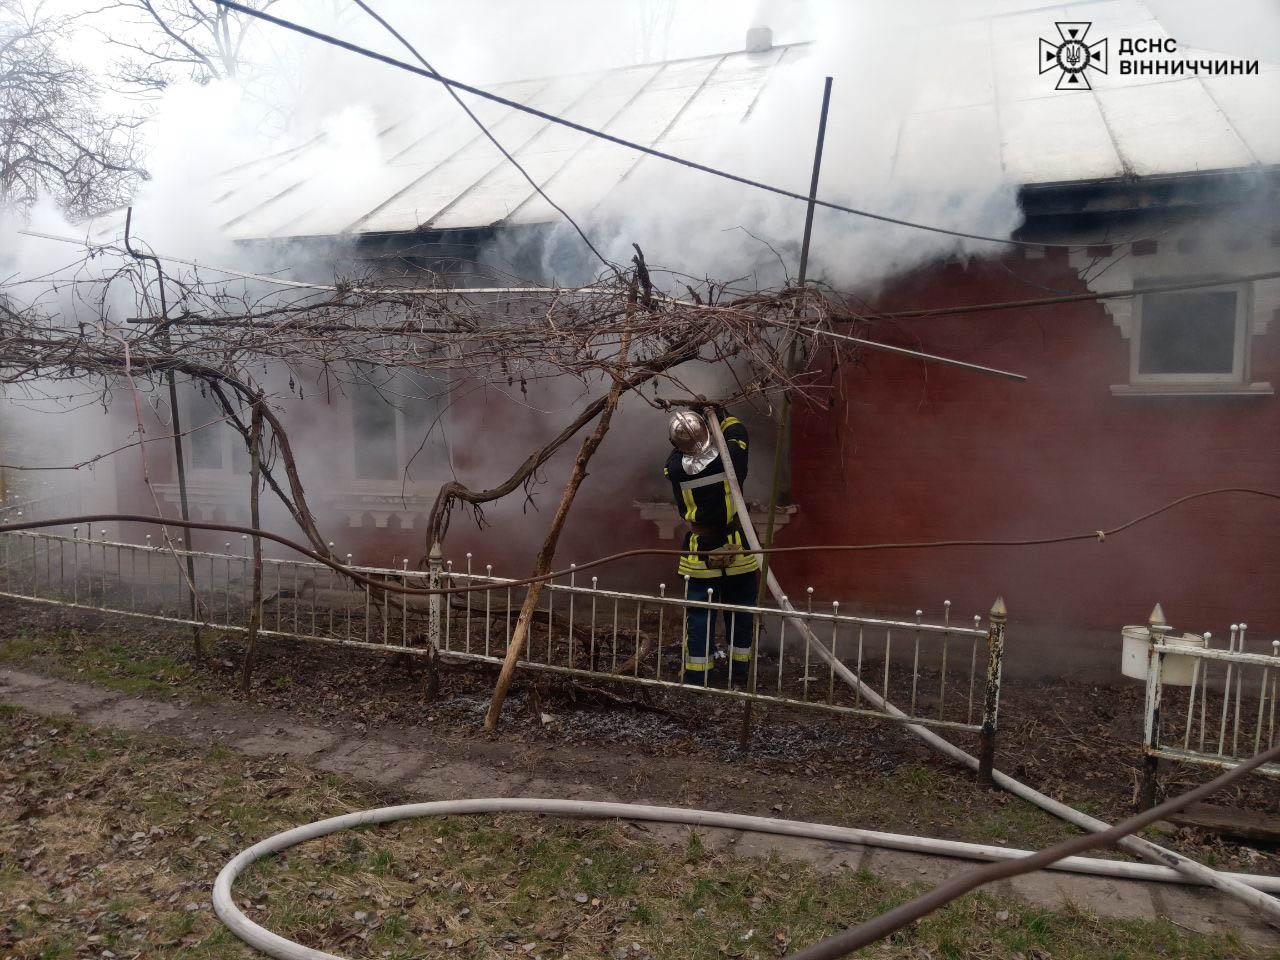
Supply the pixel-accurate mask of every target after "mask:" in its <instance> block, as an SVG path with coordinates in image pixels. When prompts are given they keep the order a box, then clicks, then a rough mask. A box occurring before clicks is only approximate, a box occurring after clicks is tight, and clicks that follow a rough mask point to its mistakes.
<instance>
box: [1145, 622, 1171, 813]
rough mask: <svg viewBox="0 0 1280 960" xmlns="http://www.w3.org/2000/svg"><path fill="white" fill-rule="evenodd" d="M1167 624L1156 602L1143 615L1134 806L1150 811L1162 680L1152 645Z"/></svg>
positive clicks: (1153, 801)
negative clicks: (1143, 679)
mask: <svg viewBox="0 0 1280 960" xmlns="http://www.w3.org/2000/svg"><path fill="white" fill-rule="evenodd" d="M1169 630H1170V627H1169V623H1168V621H1167V620H1165V616H1164V610H1163V609H1161V607H1160V604H1158V603H1157V604H1156V605H1155V607H1154V608H1153V609H1152V611H1151V616H1150V617H1148V618H1147V697H1146V708H1145V709H1144V710H1143V711H1142V783H1141V784H1140V785H1139V787H1138V809H1139V810H1150V809H1151V808H1152V807H1154V806H1155V805H1156V789H1157V787H1158V786H1159V784H1158V783H1157V780H1156V773H1157V772H1158V770H1159V767H1160V758H1159V757H1158V756H1156V753H1155V751H1156V750H1158V749H1159V748H1160V701H1161V699H1162V694H1163V683H1162V679H1161V676H1160V673H1161V667H1162V666H1163V663H1162V662H1161V657H1162V655H1161V654H1159V653H1157V652H1156V645H1157V644H1160V643H1163V642H1164V638H1165V635H1166V634H1167V633H1168V632H1169Z"/></svg>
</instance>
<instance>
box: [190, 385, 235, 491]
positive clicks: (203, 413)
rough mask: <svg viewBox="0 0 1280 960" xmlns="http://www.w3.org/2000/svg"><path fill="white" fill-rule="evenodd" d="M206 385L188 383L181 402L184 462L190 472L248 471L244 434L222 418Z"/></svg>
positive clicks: (221, 410) (223, 413) (220, 472)
mask: <svg viewBox="0 0 1280 960" xmlns="http://www.w3.org/2000/svg"><path fill="white" fill-rule="evenodd" d="M208 389H209V388H208V387H204V388H203V390H204V392H201V387H200V386H198V385H196V384H194V383H188V384H187V389H186V393H185V402H183V403H182V404H181V406H182V407H183V410H182V430H183V432H184V433H185V434H186V437H185V438H184V441H185V443H186V450H187V463H188V464H189V466H190V468H191V470H192V472H198V473H203V474H213V473H217V474H223V475H225V474H236V475H243V476H246V477H247V476H248V475H249V451H248V449H246V447H245V443H244V438H243V437H242V436H240V433H239V432H238V431H237V430H236V429H235V428H234V427H232V426H231V425H230V424H229V423H227V422H226V414H225V412H224V411H223V409H222V406H221V404H219V403H218V400H217V398H216V397H214V396H213V395H212V394H210V393H209V392H208Z"/></svg>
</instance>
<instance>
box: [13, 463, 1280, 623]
mask: <svg viewBox="0 0 1280 960" xmlns="http://www.w3.org/2000/svg"><path fill="white" fill-rule="evenodd" d="M1232 493H1239V494H1246V495H1249V496H1257V497H1265V498H1267V499H1269V500H1280V493H1273V492H1271V491H1269V490H1255V489H1253V488H1251V487H1218V488H1216V489H1214V490H1202V491H1200V492H1199V493H1189V494H1187V495H1186V496H1183V497H1178V498H1177V499H1176V500H1171V501H1169V502H1168V503H1166V504H1164V505H1163V506H1160V507H1156V508H1155V509H1154V510H1149V511H1147V512H1146V513H1144V514H1142V515H1141V516H1138V517H1134V518H1133V519H1132V520H1127V521H1125V522H1124V523H1122V524H1120V525H1119V526H1116V527H1111V528H1110V529H1098V530H1093V531H1090V532H1089V533H1073V534H1066V535H1063V536H1056V537H1031V538H1025V539H1010V540H996V539H990V540H977V539H975V540H922V541H916V542H911V541H903V542H900V543H854V544H848V543H845V544H821V545H809V546H796V547H770V548H769V549H767V550H765V549H762V548H760V547H758V546H757V547H754V548H745V547H744V548H743V550H742V552H743V553H751V554H765V553H767V554H770V555H771V556H772V555H777V554H790V553H858V552H865V551H872V550H927V549H939V548H951V547H1038V546H1048V545H1051V544H1059V543H1076V542H1079V541H1082V540H1096V541H1099V542H1102V541H1105V540H1106V539H1107V538H1108V537H1114V536H1115V535H1116V534H1118V533H1122V532H1124V531H1125V530H1128V529H1130V528H1131V527H1134V526H1136V525H1137V524H1140V523H1143V522H1145V521H1147V520H1150V519H1152V518H1154V517H1157V516H1159V515H1160V514H1162V513H1165V512H1167V511H1169V510H1172V509H1174V508H1175V507H1179V506H1181V505H1182V504H1184V503H1190V502H1192V501H1193V500H1200V499H1203V498H1205V497H1215V496H1221V495H1223V494H1232ZM111 522H118V523H151V524H158V525H161V526H174V527H186V528H189V529H193V530H217V531H221V532H224V533H239V534H242V535H244V536H250V537H262V538H263V539H264V540H271V541H273V542H275V543H278V544H280V545H281V546H284V547H288V548H289V549H290V550H293V551H294V552H296V553H300V554H302V555H303V556H305V557H307V558H309V559H311V560H314V561H316V562H317V563H321V564H324V565H325V566H326V567H329V568H330V569H332V570H335V571H337V572H338V573H341V574H343V575H344V576H347V577H350V578H351V579H352V580H354V581H355V582H356V583H359V584H361V585H363V586H367V587H372V588H374V589H377V590H385V591H387V592H388V593H403V594H409V595H413V596H432V595H437V596H438V595H443V594H454V593H473V592H477V591H482V590H491V589H493V586H494V583H483V584H477V585H474V586H466V587H410V586H405V585H403V584H398V583H395V582H393V581H390V580H380V579H377V578H376V577H369V576H365V575H364V574H362V573H360V572H359V571H358V570H354V569H352V568H351V567H348V566H345V565H344V564H341V563H339V562H338V561H336V560H334V559H332V558H331V557H326V556H324V555H323V554H320V553H317V552H316V551H314V550H312V549H310V548H309V547H304V546H303V545H302V544H300V543H297V542H295V541H293V540H290V539H289V538H287V537H284V536H281V535H280V534H278V533H272V532H271V531H269V530H260V529H255V528H254V527H245V526H239V525H237V524H230V523H209V522H205V521H203V520H176V519H173V518H172V517H153V516H148V515H147V514H144V513H92V514H81V515H78V516H74V517H55V518H52V519H46V520H23V521H21V522H18V523H6V522H4V521H2V520H0V533H5V532H13V533H17V532H20V531H23V530H38V529H41V528H43V527H64V526H72V525H79V524H91V523H111ZM685 553H686V551H684V550H674V549H663V548H657V547H653V548H650V547H642V548H637V549H634V550H622V551H620V552H618V553H611V554H608V555H606V556H603V557H596V558H595V559H593V560H587V561H585V562H583V563H579V564H575V565H574V566H573V567H571V568H570V569H567V570H552V571H550V572H549V573H544V574H541V575H540V576H534V577H523V578H521V579H518V580H506V579H502V578H494V582H496V583H498V584H500V585H501V586H504V587H523V586H528V585H529V584H531V583H538V582H540V581H547V580H555V579H558V578H561V577H567V576H569V575H570V574H573V573H582V572H583V571H584V570H590V569H593V568H595V567H600V566H604V565H605V564H609V563H616V562H617V561H619V560H629V559H632V558H634V557H681V556H684V555H685ZM442 576H446V577H447V576H448V574H443V575H442ZM744 609H751V610H755V609H756V608H754V607H752V608H744ZM765 612H769V613H775V612H776V611H772V610H770V611H765Z"/></svg>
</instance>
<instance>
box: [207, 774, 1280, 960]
mask: <svg viewBox="0 0 1280 960" xmlns="http://www.w3.org/2000/svg"><path fill="white" fill-rule="evenodd" d="M1232 772H1234V771H1232ZM1215 782H1216V781H1215ZM1209 786H1213V784H1209ZM1203 789H1204V788H1201V789H1200V790H1197V791H1194V792H1195V793H1197V794H1200V793H1201V791H1202V790H1203ZM1188 802H1189V801H1188ZM1167 805H1168V804H1166V805H1165V806H1167ZM1162 809H1163V808H1162ZM1165 812H1168V811H1165ZM493 813H527V814H539V815H545V816H557V817H574V818H578V819H602V820H613V819H618V820H631V821H636V820H642V821H647V822H650V823H675V824H682V825H688V826H691V827H693V826H697V827H707V828H713V829H721V830H747V831H750V832H752V833H763V834H771V835H774V836H784V837H801V838H806V839H814V840H825V841H831V842H835V843H850V844H863V845H867V846H882V847H887V848H889V849H894V850H910V851H914V852H918V853H932V854H938V853H942V854H945V855H948V856H956V857H966V858H971V859H987V858H988V857H991V858H993V859H995V860H996V865H997V866H1002V867H1005V868H1006V869H1010V868H1016V867H1022V868H1024V869H1021V870H1014V872H1015V873H1019V872H1025V867H1026V864H1025V862H1021V861H1023V860H1025V859H1026V858H1029V857H1031V856H1032V854H1031V852H1030V851H1025V850H1009V849H1005V848H1002V847H995V846H987V845H984V844H969V843H959V842H957V841H948V840H935V839H934V838H932V837H913V836H904V835H900V834H891V833H882V832H880V831H875V830H860V829H857V828H854V827H837V826H832V825H830V824H825V823H806V822H802V821H796V820H782V819H777V818H774V817H755V816H748V815H746V814H735V813H721V812H719V811H712V810H697V809H690V808H684V807H662V806H653V805H648V804H634V803H608V802H601V801H594V800H560V799H540V798H534V797H495V798H484V799H479V798H477V799H468V800H436V801H430V802H426V803H407V804H401V805H398V806H390V807H378V808H375V809H372V810H361V811H358V812H355V813H347V814H343V815H341V816H337V817H330V818H329V819H327V820H318V821H316V822H315V823H309V824H305V825H303V826H299V827H294V828H293V829H291V830H285V831H283V832H281V833H277V834H275V835H274V836H270V837H267V838H266V839H264V840H260V841H259V842H258V843H255V844H254V845H253V846H251V847H249V848H248V849H246V850H242V851H241V852H239V853H237V854H236V855H235V856H234V857H232V858H231V860H229V861H228V862H227V863H226V865H225V866H224V867H223V868H222V870H221V871H219V873H218V877H217V879H216V880H215V881H214V884H213V896H212V899H213V909H214V912H215V913H216V914H217V916H218V919H219V920H221V921H222V922H223V923H224V924H226V926H227V928H228V929H230V930H231V932H232V933H233V934H235V935H236V936H237V937H239V938H240V939H241V940H242V941H244V942H245V943H247V944H248V945H249V946H251V947H253V948H254V949H256V950H259V951H261V952H263V953H265V954H267V955H268V956H272V957H276V958H277V960H343V958H341V957H338V956H337V955H336V954H332V953H326V952H324V951H322V950H316V949H313V948H311V947H306V946H303V945H301V944H299V943H295V942H294V941H292V940H288V939H286V938H284V937H282V936H280V935H279V934H276V933H272V932H271V931H270V930H267V929H266V928H265V927H262V926H260V925H259V924H257V923H254V922H253V921H252V920H250V919H249V918H248V917H246V916H245V915H244V913H243V912H242V911H241V910H240V908H239V906H238V905H237V904H236V902H235V897H234V896H233V894H232V892H231V888H232V885H233V884H234V883H235V881H236V879H237V878H238V877H239V876H240V875H241V874H243V873H244V871H245V870H247V869H248V868H249V867H250V866H252V865H253V864H254V863H256V862H257V861H259V860H262V859H264V858H265V857H269V856H272V855H274V854H277V853H280V852H281V851H283V850H288V849H290V848H291V847H295V846H297V845H298V844H300V843H305V842H306V841H308V840H315V839H318V838H320V837H325V836H329V835H330V834H334V833H338V832H339V831H342V830H349V829H352V828H355V827H362V826H369V825H373V824H384V823H394V822H396V821H398V820H409V819H419V818H423V817H448V816H458V815H474V814H493ZM1121 826H1124V824H1121ZM1116 829H1118V828H1116ZM1083 839H1086V840H1090V839H1093V838H1091V837H1085V838H1083ZM1034 856H1037V857H1041V858H1043V853H1037V854H1035V855H1034ZM1041 865H1043V866H1046V867H1048V868H1049V869H1054V870H1060V871H1064V872H1068V873H1086V874H1092V875H1095V876H1106V877H1115V878H1125V879H1143V880H1162V881H1169V882H1179V881H1181V882H1185V878H1183V877H1181V876H1180V875H1179V874H1178V873H1177V872H1176V871H1174V870H1170V869H1169V868H1167V867H1152V866H1148V865H1147V864H1140V863H1126V862H1124V861H1119V860H1101V859H1096V858H1092V857H1069V858H1063V859H1058V858H1055V862H1053V863H1046V864H1037V868H1038V867H1039V866H1041ZM1010 875H1012V874H1010ZM1231 876H1233V877H1239V878H1240V880H1241V882H1244V883H1251V884H1253V883H1256V884H1258V885H1259V889H1272V890H1280V877H1264V876H1257V875H1253V874H1231Z"/></svg>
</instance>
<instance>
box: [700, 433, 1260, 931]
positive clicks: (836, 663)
mask: <svg viewBox="0 0 1280 960" xmlns="http://www.w3.org/2000/svg"><path fill="white" fill-rule="evenodd" d="M706 419H707V422H708V423H709V424H710V425H711V432H712V436H713V437H714V438H715V442H716V447H717V448H718V449H719V451H720V459H721V461H722V463H723V464H724V472H725V477H726V478H727V480H728V483H729V490H730V493H731V495H732V497H733V504H734V507H735V509H736V510H737V513H738V517H739V519H740V521H741V524H742V531H743V533H744V534H745V535H746V538H747V542H748V543H749V544H750V546H751V549H752V550H757V551H758V550H760V549H761V547H760V540H759V538H758V537H757V536H756V531H755V528H754V527H753V526H752V525H751V516H750V513H749V511H748V509H747V502H746V499H745V498H744V497H743V496H742V487H741V486H740V485H739V483H738V478H737V476H736V475H735V474H734V472H733V460H732V458H731V457H730V456H729V447H728V445H727V444H726V443H725V439H724V433H723V432H722V431H721V430H720V423H719V421H718V419H717V418H716V417H715V416H714V415H710V416H707V417H706ZM767 579H768V586H769V592H770V593H772V594H773V598H774V600H775V602H776V603H777V604H778V608H779V609H780V610H782V611H783V614H784V616H785V615H786V614H788V613H790V614H793V616H787V617H786V619H787V622H788V623H790V624H792V625H793V626H795V628H796V629H797V630H798V631H799V632H800V634H801V636H803V637H804V638H805V642H806V643H807V644H808V646H809V648H810V649H811V650H813V651H814V652H815V653H817V654H818V656H819V657H821V658H822V660H823V661H824V662H825V663H826V664H827V665H828V666H830V667H831V669H832V670H833V671H835V673H836V674H837V675H838V676H839V677H840V679H841V680H843V681H844V682H845V683H847V684H848V685H849V686H851V687H853V688H854V689H856V690H858V691H860V692H861V694H862V696H863V697H865V698H866V699H867V700H868V701H869V702H871V703H872V704H874V705H875V706H876V707H877V708H878V709H880V710H883V711H884V712H885V713H888V714H889V715H891V716H893V717H897V718H901V719H906V717H907V715H906V714H905V713H903V712H902V710H900V709H898V708H897V707H895V706H894V705H893V704H892V703H890V702H889V701H888V700H886V699H885V698H884V697H882V696H880V694H878V693H876V692H875V690H873V689H871V687H869V686H867V685H866V684H865V683H863V682H862V680H861V679H860V678H859V677H858V676H857V675H856V674H855V673H854V672H853V671H852V670H850V669H849V668H848V667H847V666H845V665H844V663H842V662H841V661H840V660H839V659H838V658H837V657H836V656H835V655H834V654H833V653H832V652H831V651H830V650H829V649H828V648H827V647H826V645H825V644H823V642H822V641H821V640H819V639H818V638H817V636H815V635H814V633H813V631H812V630H810V629H809V626H808V624H806V623H805V622H804V620H803V619H802V618H801V617H798V616H794V614H795V612H796V611H795V608H794V607H793V606H792V605H791V603H790V601H789V600H787V596H786V594H785V593H784V592H783V590H782V587H781V585H780V584H779V583H778V578H777V577H775V576H774V573H773V570H772V569H770V570H769V571H768V576H767ZM903 726H904V727H905V728H906V729H907V730H908V731H910V732H911V733H913V734H914V735H915V736H917V737H919V738H920V739H921V740H923V741H924V742H925V743H927V744H928V745H929V746H931V747H933V748H934V749H935V750H937V751H938V752H940V753H942V754H943V755H945V756H947V757H950V758H951V759H952V760H955V761H956V762H958V763H962V764H964V765H965V766H967V767H969V768H971V769H973V770H977V769H978V758H977V757H975V756H973V755H972V754H969V753H966V752H965V751H964V750H961V749H960V748H959V747H957V746H956V745H955V744H954V743H951V742H950V741H949V740H946V739H944V738H942V737H940V736H938V735H937V734H936V733H934V732H933V731H932V730H929V729H927V728H926V727H923V726H921V725H920V724H917V723H905V724H903ZM991 776H992V780H993V781H994V782H995V783H996V785H997V786H999V787H1002V788H1003V789H1005V790H1007V791H1009V792H1010V793H1012V794H1013V795H1014V796H1017V797H1021V798H1022V799H1023V800H1026V801H1028V802H1030V803H1033V804H1035V805H1036V806H1037V807H1040V808H1041V809H1042V810H1046V811H1048V812H1049V813H1051V814H1053V815H1054V816H1055V817H1058V818H1060V819H1062V820H1066V821H1067V822H1068V823H1073V824H1075V825H1076V826H1078V827H1082V828H1084V829H1085V830H1089V831H1091V832H1093V833H1101V832H1102V831H1104V830H1108V829H1110V827H1111V824H1108V823H1105V822H1104V821H1102V820H1099V819H1097V818H1096V817H1091V816H1089V815H1088V814H1086V813H1082V812H1081V811H1079V810H1076V809H1075V808H1074V807H1070V806H1068V805H1067V804H1065V803H1062V802H1061V801H1058V800H1055V799H1053V798H1052V797H1050V796H1046V795H1045V794H1043V793H1041V792H1040V791H1039V790H1036V789H1035V788H1033V787H1030V786H1027V785H1026V784H1025V783H1022V782H1020V781H1018V780H1015V779H1013V778H1012V777H1010V776H1009V775H1008V774H1005V773H1001V772H1000V771H998V770H993V771H992V775H991ZM1118 845H1119V846H1121V847H1123V848H1124V849H1126V850H1128V851H1130V852H1131V853H1136V854H1137V855H1138V856H1140V857H1142V858H1144V859H1146V860H1150V861H1151V862H1152V863H1157V864H1160V865H1162V866H1167V867H1172V868H1173V869H1175V870H1177V871H1178V872H1179V873H1181V874H1183V875H1184V876H1186V877H1187V878H1188V879H1189V880H1191V881H1192V882H1194V883H1198V884H1203V885H1205V886H1210V887H1213V888H1215V889H1217V890H1220V891H1222V892H1223V893H1227V894H1230V895H1231V896H1233V897H1236V898H1238V899H1240V900H1242V901H1244V902H1245V903H1247V904H1248V905H1249V906H1250V907H1251V908H1252V909H1253V910H1254V911H1255V912H1256V913H1258V914H1259V915H1260V916H1262V917H1264V918H1265V919H1266V920H1267V921H1268V922H1269V923H1272V924H1274V925H1277V926H1280V901H1277V900H1275V899H1273V898H1272V897H1270V896H1268V895H1267V894H1265V893H1263V892H1262V891H1260V890H1258V889H1256V888H1255V887H1252V886H1249V885H1248V884H1246V883H1243V882H1241V881H1240V880H1237V879H1235V878H1232V877H1229V876H1227V875H1225V874H1222V873H1219V872H1218V871H1216V870H1211V869H1209V868H1208V867H1206V866H1204V865H1203V864H1201V863H1198V862H1196V861H1195V860H1192V859H1191V858H1189V857H1184V856H1183V855H1182V854H1180V853H1177V852H1175V851H1173V850H1167V849H1165V848H1164V847H1161V846H1159V845H1158V844H1155V843H1152V842H1151V841H1150V840H1145V839H1143V838H1141V837H1136V836H1128V837H1125V838H1124V839H1123V840H1121V841H1120V842H1119V844H1118Z"/></svg>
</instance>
